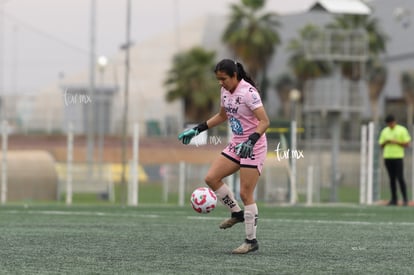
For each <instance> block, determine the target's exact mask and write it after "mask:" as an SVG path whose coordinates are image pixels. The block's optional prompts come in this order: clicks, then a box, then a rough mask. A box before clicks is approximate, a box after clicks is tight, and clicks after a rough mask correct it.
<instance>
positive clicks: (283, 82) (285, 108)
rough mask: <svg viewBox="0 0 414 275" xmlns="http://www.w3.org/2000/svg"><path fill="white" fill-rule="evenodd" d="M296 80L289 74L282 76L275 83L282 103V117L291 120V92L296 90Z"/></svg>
mask: <svg viewBox="0 0 414 275" xmlns="http://www.w3.org/2000/svg"><path fill="white" fill-rule="evenodd" d="M295 82H296V81H295V79H294V77H293V76H292V75H290V74H289V73H283V74H281V75H280V76H279V77H278V78H277V79H276V82H275V88H276V91H277V93H278V95H279V99H280V102H281V103H282V117H283V118H285V119H289V118H290V116H291V109H292V106H291V102H290V98H289V95H290V91H291V90H292V89H293V88H295V86H296V83H295Z"/></svg>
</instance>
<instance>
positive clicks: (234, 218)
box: [219, 210, 244, 229]
mask: <svg viewBox="0 0 414 275" xmlns="http://www.w3.org/2000/svg"><path fill="white" fill-rule="evenodd" d="M239 222H244V212H243V210H242V211H239V212H233V213H231V218H229V219H225V220H224V221H223V222H222V223H220V225H219V227H220V229H227V228H230V227H232V226H233V225H235V224H236V223H239Z"/></svg>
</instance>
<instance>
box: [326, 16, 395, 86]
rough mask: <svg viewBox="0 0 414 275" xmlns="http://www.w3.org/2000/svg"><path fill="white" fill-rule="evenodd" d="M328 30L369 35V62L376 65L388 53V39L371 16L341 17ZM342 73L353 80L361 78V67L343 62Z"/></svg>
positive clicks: (329, 25)
mask: <svg viewBox="0 0 414 275" xmlns="http://www.w3.org/2000/svg"><path fill="white" fill-rule="evenodd" d="M327 27H328V28H333V29H341V30H363V31H366V33H367V36H368V37H367V42H368V61H367V62H370V63H372V64H373V63H375V62H374V61H375V60H377V59H378V56H379V55H380V54H381V53H384V52H385V51H386V44H387V40H388V37H387V35H386V34H385V33H384V32H383V31H382V30H381V28H380V26H379V23H378V19H377V18H375V17H372V16H369V15H340V16H336V17H335V18H334V21H333V22H332V23H330V24H328V25H327ZM341 67H342V73H343V75H344V76H345V77H347V78H349V79H351V80H359V79H360V78H361V73H362V72H361V71H360V70H359V68H360V66H358V64H355V62H341Z"/></svg>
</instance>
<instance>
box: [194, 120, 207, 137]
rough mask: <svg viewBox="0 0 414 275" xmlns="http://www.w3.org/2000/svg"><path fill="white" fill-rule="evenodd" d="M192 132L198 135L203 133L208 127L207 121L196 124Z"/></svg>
mask: <svg viewBox="0 0 414 275" xmlns="http://www.w3.org/2000/svg"><path fill="white" fill-rule="evenodd" d="M193 129H194V130H196V131H197V132H198V134H199V133H201V132H203V131H205V130H207V129H208V125H207V121H205V122H203V123H200V124H198V125H197V126H196V127H194V128H193Z"/></svg>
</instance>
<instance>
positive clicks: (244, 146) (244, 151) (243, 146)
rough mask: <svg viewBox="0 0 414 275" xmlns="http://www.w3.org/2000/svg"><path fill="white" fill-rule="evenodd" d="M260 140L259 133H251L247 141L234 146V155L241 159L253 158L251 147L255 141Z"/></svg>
mask: <svg viewBox="0 0 414 275" xmlns="http://www.w3.org/2000/svg"><path fill="white" fill-rule="evenodd" d="M259 138H260V134H259V133H256V132H255V133H253V134H251V135H250V136H249V139H248V140H247V141H245V142H242V143H240V144H239V145H237V146H236V154H237V155H238V156H239V157H241V158H244V159H245V158H251V157H253V147H254V145H255V144H256V142H257V140H258V139H259Z"/></svg>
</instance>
